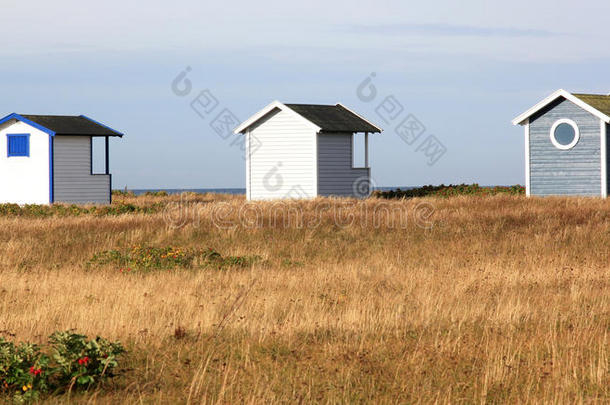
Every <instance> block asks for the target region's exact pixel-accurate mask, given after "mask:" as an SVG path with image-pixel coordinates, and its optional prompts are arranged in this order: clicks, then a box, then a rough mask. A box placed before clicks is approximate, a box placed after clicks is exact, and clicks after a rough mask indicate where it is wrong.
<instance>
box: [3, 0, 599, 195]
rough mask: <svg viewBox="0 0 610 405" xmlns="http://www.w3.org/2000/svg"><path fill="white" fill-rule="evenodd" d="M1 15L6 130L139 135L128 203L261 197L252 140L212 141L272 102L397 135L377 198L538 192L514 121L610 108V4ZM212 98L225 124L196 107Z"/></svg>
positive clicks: (384, 149) (165, 6)
mask: <svg viewBox="0 0 610 405" xmlns="http://www.w3.org/2000/svg"><path fill="white" fill-rule="evenodd" d="M3 6H4V10H5V11H9V12H8V13H5V16H6V18H4V19H3V22H2V24H0V34H1V36H0V38H2V42H3V58H2V63H0V85H1V88H2V90H3V97H1V98H0V114H2V115H4V114H9V113H11V112H18V113H29V114H65V115H79V114H85V115H88V116H90V117H92V118H95V119H96V120H98V121H101V122H103V123H105V124H107V125H108V126H110V127H112V128H115V129H117V130H119V131H121V132H123V133H125V137H124V138H123V139H113V140H112V142H111V167H110V169H111V172H112V173H113V182H114V187H115V188H124V187H128V188H225V187H227V188H229V187H245V163H244V159H243V151H242V150H241V149H240V144H239V139H236V138H234V137H226V139H225V137H224V136H219V135H218V134H217V133H216V132H215V131H214V129H213V128H212V126H211V125H210V124H211V123H212V122H213V120H214V119H215V117H216V116H217V115H218V114H219V113H221V112H222V111H225V109H227V110H228V111H230V113H231V114H232V115H233V116H234V117H235V118H237V119H239V120H245V119H247V118H248V117H249V116H251V115H252V114H254V113H256V112H257V111H258V110H260V109H262V108H263V107H264V106H266V105H267V104H269V103H270V102H271V101H273V100H279V101H281V102H285V103H319V104H335V103H337V102H341V103H342V104H344V105H346V106H348V107H349V108H351V109H353V110H354V111H356V112H358V113H359V114H361V115H363V116H365V117H366V118H367V119H369V120H370V121H372V122H374V123H376V124H378V126H380V127H382V128H383V129H384V132H383V133H382V134H380V135H374V136H372V137H371V140H370V142H371V143H370V163H371V167H372V177H373V179H374V181H375V183H376V184H377V185H379V186H415V185H423V184H440V183H444V184H449V183H473V182H476V183H479V184H484V185H491V184H494V185H496V184H523V182H524V162H523V161H524V153H523V130H522V128H521V127H515V126H512V125H511V120H512V119H513V118H514V117H516V116H517V115H519V114H520V113H521V112H523V111H525V110H527V109H528V108H529V107H531V106H532V105H534V104H535V103H537V102H538V101H540V100H541V99H542V98H544V97H545V96H547V95H549V94H550V93H552V92H553V91H555V90H557V89H559V88H564V89H566V90H568V91H574V92H593V93H601V94H607V93H609V92H610V77H609V75H608V74H607V72H608V71H610V52H609V51H608V46H607V44H608V42H609V40H610V31H608V29H607V19H608V17H607V16H608V15H610V2H606V1H580V2H574V1H563V0H559V1H557V0H554V1H551V0H541V1H535V0H529V1H521V0H513V1H511V2H490V1H460V2H455V1H434V2H413V1H383V0H382V1H376V2H370V1H367V2H364V1H357V0H350V1H333V2H331V1H324V2H322V1H308V2H289V1H258V2H251V1H247V2H245V1H233V2H206V1H175V2H167V1H156V0H151V1H147V2H136V1H129V0H122V1H115V0H107V1H104V2H83V1H64V0H59V1H54V2H23V1H6V0H4V1H3ZM183 72H186V75H185V76H182V77H179V75H180V74H181V73H183ZM185 79H186V80H187V81H188V83H190V86H187V87H188V88H187V87H185V86H186V84H185V83H187V82H186V81H185ZM367 79H368V81H367ZM175 81H176V83H174V82H175ZM187 90H190V91H187ZM202 92H205V93H203V94H205V95H206V96H211V97H213V98H214V100H216V101H217V104H215V105H217V106H216V107H215V109H213V110H212V111H211V112H209V113H206V112H204V113H202V111H201V109H199V113H198V112H196V111H195V110H194V109H193V108H192V106H191V104H192V102H193V101H194V100H196V99H198V100H201V98H200V97H201V94H202ZM373 93H374V97H372V96H373ZM392 107H393V108H394V109H393V110H392ZM407 117H411V118H410V119H413V118H414V119H416V120H417V122H418V123H419V125H420V128H425V131H423V132H421V131H420V132H421V135H420V136H419V137H417V138H416V139H415V140H413V139H411V138H408V142H407V141H405V139H403V138H404V137H401V135H400V132H399V131H398V132H397V130H396V128H397V126H398V125H399V124H400V123H401V122H402V121H403V119H406V118H407ZM431 145H432V147H433V148H436V149H430V148H429V147H430V146H431ZM430 151H436V153H431V152H430ZM441 152H443V153H441ZM430 155H432V156H430Z"/></svg>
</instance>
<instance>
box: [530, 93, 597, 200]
mask: <svg viewBox="0 0 610 405" xmlns="http://www.w3.org/2000/svg"><path fill="white" fill-rule="evenodd" d="M561 118H569V119H571V120H574V121H575V122H576V124H577V125H578V127H579V129H580V141H579V142H578V144H576V146H574V147H573V148H572V149H569V150H560V149H558V148H556V147H555V146H554V145H553V144H552V143H551V140H550V137H549V134H550V130H551V126H552V125H553V124H554V123H555V121H557V120H558V119H561ZM600 156H601V155H600V120H599V118H597V117H595V116H594V115H592V114H591V113H589V112H587V111H585V110H583V109H582V108H580V107H578V106H577V105H576V104H574V103H572V102H571V101H568V100H566V99H563V98H561V99H559V100H557V101H556V102H554V103H552V104H551V105H549V106H548V107H546V108H545V109H544V110H542V111H540V112H539V113H537V114H536V115H534V116H532V117H531V118H530V173H531V177H530V186H531V194H532V195H584V196H599V195H600V193H601V165H600Z"/></svg>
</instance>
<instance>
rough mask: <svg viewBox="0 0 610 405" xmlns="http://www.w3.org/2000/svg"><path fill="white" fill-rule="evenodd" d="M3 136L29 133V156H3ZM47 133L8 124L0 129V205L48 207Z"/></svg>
mask: <svg viewBox="0 0 610 405" xmlns="http://www.w3.org/2000/svg"><path fill="white" fill-rule="evenodd" d="M7 134H30V156H29V157H26V156H11V157H8V153H7ZM49 185H50V179H49V134H47V133H45V132H42V131H40V130H39V129H36V128H34V127H32V126H30V125H28V124H26V123H23V122H20V121H12V122H7V123H5V124H4V125H3V126H2V128H0V203H16V204H48V203H49V201H50V192H49Z"/></svg>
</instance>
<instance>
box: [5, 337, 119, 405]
mask: <svg viewBox="0 0 610 405" xmlns="http://www.w3.org/2000/svg"><path fill="white" fill-rule="evenodd" d="M124 352H125V349H124V348H123V346H122V345H121V343H119V342H111V341H108V340H106V339H104V338H101V337H99V336H98V337H96V338H95V339H90V340H89V339H88V338H87V336H85V335H80V334H77V333H74V332H73V331H65V332H55V333H53V334H52V335H51V336H49V343H48V345H45V346H39V345H35V344H32V343H17V344H15V343H13V342H9V341H7V340H5V339H4V338H0V401H1V400H2V398H3V397H4V398H5V399H6V398H8V397H12V400H13V401H14V402H16V403H22V402H27V401H31V400H37V399H38V398H39V397H40V395H43V394H45V393H47V392H62V391H69V390H79V389H85V390H86V389H88V388H90V387H91V386H93V385H97V384H99V383H101V382H102V381H103V380H105V379H107V378H110V377H113V376H114V375H115V374H114V371H115V369H116V367H117V366H118V360H119V357H120V356H121V355H122V354H123V353H124Z"/></svg>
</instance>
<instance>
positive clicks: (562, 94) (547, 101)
mask: <svg viewBox="0 0 610 405" xmlns="http://www.w3.org/2000/svg"><path fill="white" fill-rule="evenodd" d="M559 97H563V98H565V99H566V100H570V101H571V102H573V103H574V104H576V105H577V106H579V107H580V108H582V109H583V110H585V111H588V112H590V113H591V114H593V115H595V116H596V117H597V118H599V119H601V120H603V121H604V122H607V123H610V117H609V116H608V115H606V114H604V113H603V112H601V111H599V110H597V109H595V108H593V107H591V106H590V105H589V104H587V103H585V102H584V101H582V100H581V99H579V98H578V97H576V96H574V95H573V94H572V93H570V92H568V91H566V90H563V89H559V90H557V91H555V92H554V93H553V94H551V95H550V96H548V97H547V98H545V99H544V100H542V101H541V102H539V103H538V104H536V105H535V106H533V107H532V108H530V109H529V110H527V111H526V112H524V113H523V114H521V115H519V116H518V117H517V118H515V119H514V120H513V121H512V123H513V125H525V120H527V119H529V118H530V117H531V116H532V115H533V114H535V113H537V112H538V111H540V110H542V109H543V108H544V107H546V106H547V105H549V104H550V103H552V102H553V101H555V100H557V99H558V98H559Z"/></svg>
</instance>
